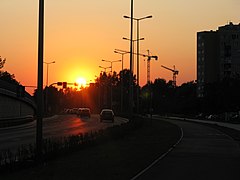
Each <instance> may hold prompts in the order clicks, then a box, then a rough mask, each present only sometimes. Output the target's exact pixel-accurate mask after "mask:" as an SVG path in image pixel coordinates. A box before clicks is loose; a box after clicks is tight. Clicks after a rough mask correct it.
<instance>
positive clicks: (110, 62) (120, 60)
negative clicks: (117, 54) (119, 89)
mask: <svg viewBox="0 0 240 180" xmlns="http://www.w3.org/2000/svg"><path fill="white" fill-rule="evenodd" d="M102 61H104V62H109V63H111V66H110V67H111V75H113V73H112V64H113V63H115V62H121V61H122V60H116V61H108V60H104V59H102ZM110 106H111V109H112V77H111V105H110Z"/></svg>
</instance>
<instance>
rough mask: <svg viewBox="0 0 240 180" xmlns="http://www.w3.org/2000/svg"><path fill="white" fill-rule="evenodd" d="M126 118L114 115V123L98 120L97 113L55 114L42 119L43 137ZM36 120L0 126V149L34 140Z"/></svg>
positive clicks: (96, 127) (101, 126) (87, 129)
mask: <svg viewBox="0 0 240 180" xmlns="http://www.w3.org/2000/svg"><path fill="white" fill-rule="evenodd" d="M127 121H128V120H127V119H124V118H120V117H115V122H114V123H108V122H101V123H100V121H99V115H97V114H95V115H92V116H91V118H80V117H77V116H76V115H56V116H53V117H50V118H45V119H44V120H43V137H44V138H50V137H63V136H69V135H77V134H80V133H86V132H91V131H97V130H100V129H104V128H107V127H110V126H114V125H118V124H121V123H125V122H127ZM35 137H36V121H33V122H31V123H28V124H25V125H20V126H15V127H9V128H0V150H7V149H10V150H13V151H14V150H16V148H17V147H19V146H21V145H27V144H30V143H34V142H35V139H36V138H35Z"/></svg>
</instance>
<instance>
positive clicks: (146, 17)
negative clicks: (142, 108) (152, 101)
mask: <svg viewBox="0 0 240 180" xmlns="http://www.w3.org/2000/svg"><path fill="white" fill-rule="evenodd" d="M123 17H124V18H129V19H131V21H132V20H135V21H137V39H139V36H140V34H139V31H140V29H139V21H141V20H144V19H149V18H152V15H150V16H145V17H142V18H134V17H129V16H123ZM139 51H140V50H139V41H137V86H138V88H137V112H139Z"/></svg>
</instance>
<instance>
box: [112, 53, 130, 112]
mask: <svg viewBox="0 0 240 180" xmlns="http://www.w3.org/2000/svg"><path fill="white" fill-rule="evenodd" d="M114 53H117V54H121V55H122V75H121V112H123V58H124V54H128V52H119V51H114Z"/></svg>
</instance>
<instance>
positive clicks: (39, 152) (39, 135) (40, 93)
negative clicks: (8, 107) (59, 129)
mask: <svg viewBox="0 0 240 180" xmlns="http://www.w3.org/2000/svg"><path fill="white" fill-rule="evenodd" d="M43 39H44V0H39V30H38V86H37V129H36V156H37V157H36V158H37V161H39V162H41V158H42V119H43V46H44V45H43V44H44V43H43Z"/></svg>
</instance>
